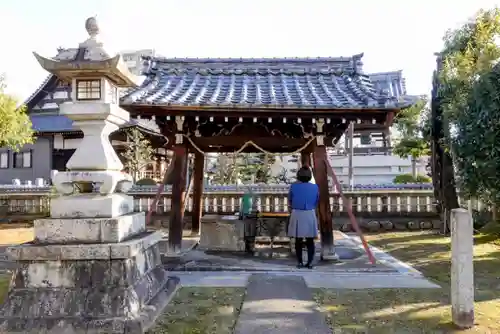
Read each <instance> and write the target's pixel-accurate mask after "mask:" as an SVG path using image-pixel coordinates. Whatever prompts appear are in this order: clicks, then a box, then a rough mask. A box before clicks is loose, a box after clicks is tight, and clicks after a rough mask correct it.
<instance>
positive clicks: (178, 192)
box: [168, 144, 187, 252]
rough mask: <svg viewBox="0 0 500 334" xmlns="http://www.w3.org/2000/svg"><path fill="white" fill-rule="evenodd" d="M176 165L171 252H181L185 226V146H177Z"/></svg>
mask: <svg viewBox="0 0 500 334" xmlns="http://www.w3.org/2000/svg"><path fill="white" fill-rule="evenodd" d="M172 151H173V152H174V161H173V162H172V163H173V164H174V166H173V169H172V174H171V176H172V178H171V180H172V199H171V203H172V207H171V209H170V222H169V226H168V245H169V248H170V251H173V252H176V251H180V249H181V243H182V227H183V225H184V200H185V197H186V168H187V149H186V147H185V146H184V145H182V144H180V145H175V146H174V147H173V148H172Z"/></svg>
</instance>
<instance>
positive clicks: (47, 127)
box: [30, 115, 75, 132]
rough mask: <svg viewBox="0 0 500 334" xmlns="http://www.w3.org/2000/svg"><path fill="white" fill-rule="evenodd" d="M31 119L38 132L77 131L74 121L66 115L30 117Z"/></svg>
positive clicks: (34, 128)
mask: <svg viewBox="0 0 500 334" xmlns="http://www.w3.org/2000/svg"><path fill="white" fill-rule="evenodd" d="M30 118H31V124H32V125H33V130H34V131H36V132H67V131H75V129H74V128H73V121H72V120H70V119H69V118H68V117H66V116H64V115H30Z"/></svg>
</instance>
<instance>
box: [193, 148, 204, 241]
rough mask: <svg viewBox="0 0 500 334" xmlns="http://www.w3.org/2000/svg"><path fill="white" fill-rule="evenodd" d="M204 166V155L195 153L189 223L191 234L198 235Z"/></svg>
mask: <svg viewBox="0 0 500 334" xmlns="http://www.w3.org/2000/svg"><path fill="white" fill-rule="evenodd" d="M204 165H205V155H203V154H201V153H200V152H198V151H196V152H195V154H194V170H193V216H192V221H191V232H192V233H196V234H199V233H200V220H201V214H202V210H201V208H202V197H203V176H204V175H203V172H204Z"/></svg>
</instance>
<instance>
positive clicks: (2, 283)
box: [0, 274, 11, 304]
mask: <svg viewBox="0 0 500 334" xmlns="http://www.w3.org/2000/svg"><path fill="white" fill-rule="evenodd" d="M10 279H11V275H9V274H0V304H1V303H3V301H4V299H5V297H6V296H7V293H8V292H9V286H10Z"/></svg>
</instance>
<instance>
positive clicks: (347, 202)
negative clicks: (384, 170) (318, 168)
mask: <svg viewBox="0 0 500 334" xmlns="http://www.w3.org/2000/svg"><path fill="white" fill-rule="evenodd" d="M326 166H327V170H328V171H329V174H330V176H331V177H332V179H333V183H334V184H335V186H336V187H337V189H338V190H339V193H340V196H341V197H342V201H343V202H344V205H345V206H346V209H347V214H348V215H349V219H350V220H351V224H352V226H353V227H354V230H355V231H356V233H357V234H358V236H359V238H360V239H361V242H362V243H363V248H364V249H365V252H366V255H367V256H368V259H369V260H370V262H371V263H372V264H375V262H376V261H375V256H373V253H372V251H371V249H370V247H369V246H368V243H367V242H366V239H365V237H364V235H363V232H361V229H360V228H359V225H358V221H357V220H356V217H354V213H353V212H352V204H351V201H350V200H349V199H348V198H347V197H345V195H344V192H343V191H342V187H341V186H340V182H339V180H338V179H337V176H336V175H335V172H334V171H333V168H332V166H331V165H330V161H328V159H326Z"/></svg>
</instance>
